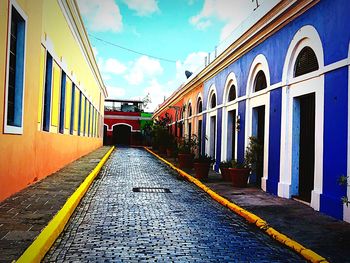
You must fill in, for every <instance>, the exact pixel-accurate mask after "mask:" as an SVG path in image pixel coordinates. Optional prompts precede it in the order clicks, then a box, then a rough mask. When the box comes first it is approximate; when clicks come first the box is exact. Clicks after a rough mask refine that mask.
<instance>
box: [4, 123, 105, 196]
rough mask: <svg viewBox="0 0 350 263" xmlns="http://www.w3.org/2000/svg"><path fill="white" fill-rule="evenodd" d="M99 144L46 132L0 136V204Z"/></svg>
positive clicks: (90, 139)
mask: <svg viewBox="0 0 350 263" xmlns="http://www.w3.org/2000/svg"><path fill="white" fill-rule="evenodd" d="M34 127H35V125H34ZM11 137H12V138H11ZM101 145H102V140H101V139H100V138H86V137H77V136H71V135H61V134H52V133H45V132H35V133H34V134H32V135H31V136H28V135H27V136H26V135H22V136H19V135H6V136H4V135H2V136H0V160H1V166H0V182H1V188H0V201H1V200H3V199H5V198H7V197H8V196H10V195H12V194H14V193H16V192H18V191H19V190H21V189H23V188H25V187H27V186H28V185H30V184H32V183H33V182H35V181H36V180H40V179H42V178H44V177H46V176H47V175H49V174H51V173H53V172H55V171H57V170H59V169H60V168H62V167H63V166H65V165H67V164H68V163H70V162H72V161H74V160H76V159H77V158H79V157H81V156H83V155H86V154H87V153H89V152H91V151H92V150H94V149H97V148H98V147H100V146H101ZM87 172H88V171H87Z"/></svg>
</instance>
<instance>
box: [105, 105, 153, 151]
mask: <svg viewBox="0 0 350 263" xmlns="http://www.w3.org/2000/svg"><path fill="white" fill-rule="evenodd" d="M142 107H143V101H139V100H117V99H106V100H105V110H104V112H105V116H104V136H103V143H104V144H105V145H111V144H121V145H141V144H143V139H144V136H143V135H146V134H144V133H145V131H144V128H145V127H146V125H147V124H150V123H151V122H152V118H151V116H152V113H145V112H143V109H142ZM146 133H147V130H146Z"/></svg>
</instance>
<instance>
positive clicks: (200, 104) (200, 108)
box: [197, 98, 203, 113]
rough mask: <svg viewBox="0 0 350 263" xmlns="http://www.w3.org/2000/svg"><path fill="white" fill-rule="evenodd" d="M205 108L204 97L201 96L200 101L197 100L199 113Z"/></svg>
mask: <svg viewBox="0 0 350 263" xmlns="http://www.w3.org/2000/svg"><path fill="white" fill-rule="evenodd" d="M202 110H203V106H202V99H201V98H199V99H198V102H197V113H201V112H202Z"/></svg>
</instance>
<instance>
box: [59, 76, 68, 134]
mask: <svg viewBox="0 0 350 263" xmlns="http://www.w3.org/2000/svg"><path fill="white" fill-rule="evenodd" d="M65 102H66V73H64V72H63V71H62V77H61V96H60V124H59V132H60V133H64V114H65V108H64V106H65Z"/></svg>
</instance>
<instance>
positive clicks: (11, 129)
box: [3, 0, 28, 135]
mask: <svg viewBox="0 0 350 263" xmlns="http://www.w3.org/2000/svg"><path fill="white" fill-rule="evenodd" d="M12 7H14V8H15V9H16V11H17V12H18V13H19V14H20V15H21V17H22V19H23V20H24V51H23V80H22V81H23V87H22V116H21V127H16V126H11V125H8V124H7V107H8V81H9V79H8V78H9V67H10V41H11V20H12ZM7 23H8V25H7V30H8V32H7V51H6V52H7V61H6V80H5V83H6V84H5V107H4V119H3V120H4V125H3V127H4V131H3V133H7V134H19V135H20V134H23V127H24V108H25V107H24V103H25V101H24V97H25V96H24V94H25V86H26V78H25V75H26V63H27V54H26V53H27V26H28V16H27V15H26V13H25V12H24V11H23V9H22V8H21V7H20V5H19V4H18V3H17V1H16V0H10V2H9V16H8V19H7Z"/></svg>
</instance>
